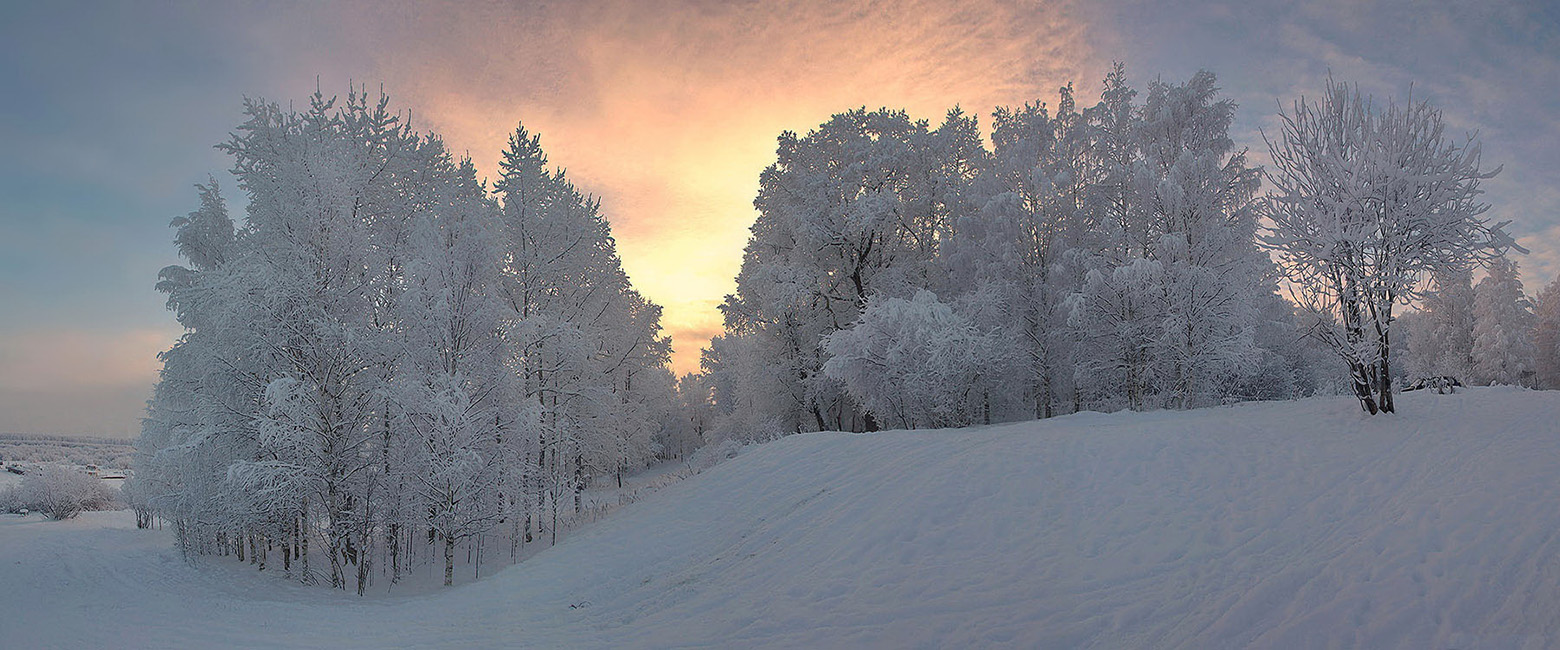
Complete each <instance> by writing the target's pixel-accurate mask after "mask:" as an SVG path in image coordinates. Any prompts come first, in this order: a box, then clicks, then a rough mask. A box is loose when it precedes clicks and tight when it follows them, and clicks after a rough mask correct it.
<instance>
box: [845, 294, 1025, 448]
mask: <svg viewBox="0 0 1560 650" xmlns="http://www.w3.org/2000/svg"><path fill="white" fill-rule="evenodd" d="M823 345H824V348H825V349H826V350H827V352H828V354H829V360H828V361H827V362H825V363H824V364H823V372H824V374H825V375H827V376H828V377H830V378H832V379H834V380H835V381H838V382H840V384H841V385H843V386H845V390H846V391H847V392H848V393H849V394H850V395H851V397H852V398H853V399H855V400H856V401H857V402H858V403H860V404H861V405H862V406H863V407H864V408H865V409H867V411H868V412H870V413H872V414H873V415H874V416H875V417H876V418H877V420H878V421H879V422H882V423H884V424H885V425H888V426H893V427H896V428H908V429H915V428H921V427H933V428H936V427H950V426H967V425H971V424H980V423H985V424H990V423H991V406H990V404H991V395H992V393H993V392H994V391H995V390H1000V389H1001V384H1000V382H999V381H996V380H997V379H998V378H1000V377H1002V376H1003V375H1004V374H1005V366H1007V365H1008V364H1010V363H1011V361H1012V358H1013V355H1012V352H1011V351H1010V350H1009V349H1007V340H1006V339H1005V338H1004V337H1003V336H1001V335H1000V334H999V333H998V332H993V331H982V330H980V329H979V328H977V327H976V326H975V325H974V324H972V323H971V322H970V320H969V319H968V318H965V317H964V316H963V315H961V314H959V313H958V311H956V310H955V309H954V307H953V306H951V305H948V304H947V303H944V302H942V301H940V300H938V299H937V296H936V295H934V294H933V293H932V292H930V291H926V290H921V291H918V292H916V294H915V296H914V297H912V298H911V299H909V300H905V299H903V298H889V297H882V296H880V297H876V298H873V299H871V300H869V301H868V302H867V306H866V309H864V310H862V312H861V317H860V318H859V319H858V320H857V321H856V323H855V325H854V326H852V327H851V328H849V329H844V330H840V331H837V332H835V333H833V334H830V335H829V336H827V337H825V338H824V340H823Z"/></svg>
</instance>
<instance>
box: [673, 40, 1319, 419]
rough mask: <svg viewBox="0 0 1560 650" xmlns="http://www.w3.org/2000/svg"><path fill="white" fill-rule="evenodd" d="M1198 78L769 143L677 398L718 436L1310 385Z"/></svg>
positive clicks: (1214, 100) (1226, 107) (889, 117)
mask: <svg viewBox="0 0 1560 650" xmlns="http://www.w3.org/2000/svg"><path fill="white" fill-rule="evenodd" d="M1234 109H1235V106H1234V104H1232V103H1231V102H1230V101H1228V100H1226V99H1221V98H1220V97H1219V96H1218V88H1217V86H1216V82H1215V78H1214V75H1213V74H1211V73H1208V72H1199V73H1198V74H1196V75H1195V76H1193V77H1192V78H1191V79H1190V80H1188V81H1187V82H1185V83H1181V84H1170V83H1165V82H1160V81H1155V82H1153V83H1151V84H1149V86H1148V90H1147V94H1146V96H1145V97H1144V98H1143V99H1142V100H1141V101H1139V94H1138V91H1136V90H1134V89H1133V88H1131V87H1130V86H1129V85H1128V84H1127V81H1126V77H1125V73H1124V71H1123V69H1122V68H1121V66H1119V65H1118V66H1116V68H1115V69H1114V70H1113V71H1112V72H1111V73H1110V74H1109V75H1108V76H1107V77H1106V78H1105V80H1104V84H1103V91H1102V92H1101V94H1100V98H1099V101H1098V102H1097V103H1096V104H1094V105H1093V106H1088V107H1081V108H1080V107H1079V106H1078V104H1077V100H1076V99H1075V97H1074V94H1073V91H1072V88H1071V86H1069V87H1066V88H1063V89H1061V96H1060V101H1059V102H1058V103H1057V104H1056V105H1055V106H1054V107H1051V106H1047V105H1045V104H1042V103H1032V104H1027V105H1025V106H1022V107H1019V108H1014V109H1009V108H1000V109H998V110H997V111H996V113H995V116H994V125H993V128H992V131H991V142H992V145H993V146H992V147H991V149H989V150H988V149H987V148H986V146H985V144H984V143H983V141H982V138H981V133H980V131H979V128H978V126H977V124H976V120H975V119H973V118H971V117H969V116H967V115H965V114H964V113H963V112H961V111H959V110H957V109H955V110H953V111H951V112H949V113H948V115H947V117H946V119H945V120H944V121H943V122H942V123H941V124H940V125H938V126H936V127H935V128H934V127H932V126H931V125H930V124H929V123H927V122H925V121H917V120H912V119H911V118H910V117H909V116H908V115H906V114H905V113H904V112H901V111H892V110H878V111H870V112H869V111H866V110H855V111H850V112H846V113H842V114H839V115H835V116H834V117H833V118H832V119H830V120H829V121H828V122H825V123H824V124H822V125H821V126H819V127H818V128H817V129H815V130H813V131H812V132H810V133H808V134H807V135H806V136H799V135H797V134H795V133H790V132H787V133H784V134H782V135H781V136H780V139H779V148H778V159H777V160H776V162H775V163H774V164H773V165H771V166H770V167H769V168H768V169H766V170H765V171H764V172H763V175H762V176H761V178H760V190H759V195H758V198H757V200H756V201H755V205H756V207H757V209H758V211H759V216H758V219H757V221H756V222H755V223H754V225H753V228H752V237H751V239H750V241H749V243H748V245H747V248H746V251H745V253H744V258H743V264H742V268H741V271H740V273H739V275H738V276H737V291H736V293H734V294H732V295H730V296H728V297H727V299H726V301H725V303H724V304H723V305H722V307H721V309H722V312H723V314H724V317H725V332H724V334H723V335H722V336H720V337H717V338H716V339H715V340H714V341H712V342H711V346H710V347H709V348H708V349H707V350H705V352H704V356H703V359H702V362H703V369H704V373H703V374H702V375H700V376H697V377H688V378H685V379H684V384H685V386H687V387H691V388H692V389H694V390H698V391H707V393H706V394H708V395H710V396H711V397H710V399H711V402H712V404H711V406H710V408H709V410H708V412H706V413H702V414H698V415H697V416H696V419H698V420H699V421H700V423H701V426H704V427H708V428H711V429H714V430H717V431H718V432H720V435H722V436H727V437H729V436H740V437H744V438H763V437H768V436H774V435H782V434H785V433H790V432H797V431H807V430H820V429H841V430H858V431H859V430H871V429H875V428H877V427H880V426H881V427H929V426H959V425H967V424H972V423H981V422H993V421H1001V420H1015V419H1026V418H1038V417H1048V416H1051V415H1054V414H1059V413H1067V412H1072V411H1076V410H1079V409H1103V410H1111V409H1116V408H1123V407H1125V408H1134V409H1145V408H1156V407H1166V406H1168V407H1177V408H1187V407H1193V406H1198V405H1205V404H1210V403H1218V402H1220V401H1223V400H1229V399H1263V398H1285V397H1292V396H1297V395H1304V394H1308V393H1311V392H1313V391H1316V390H1318V388H1319V387H1320V386H1321V385H1323V384H1325V380H1323V379H1322V377H1323V376H1325V375H1324V373H1318V372H1317V370H1316V364H1315V363H1314V361H1315V358H1316V356H1317V354H1316V349H1314V348H1312V347H1310V346H1307V345H1305V344H1303V343H1302V342H1301V336H1300V334H1301V332H1300V330H1299V328H1298V323H1299V321H1298V320H1297V316H1296V314H1295V312H1294V309H1293V307H1292V305H1291V304H1290V303H1289V302H1288V301H1286V300H1284V299H1283V298H1282V297H1281V296H1280V295H1278V293H1277V277H1278V275H1277V270H1276V269H1275V268H1274V266H1273V264H1272V262H1271V261H1270V260H1269V257H1268V256H1267V254H1266V252H1265V251H1263V250H1262V249H1261V248H1259V246H1258V242H1257V217H1258V197H1257V192H1258V189H1259V186H1260V172H1259V171H1258V170H1257V169H1255V168H1253V167H1252V166H1250V165H1248V164H1247V161H1246V156H1245V152H1244V151H1241V150H1238V149H1236V148H1235V145H1234V143H1233V142H1232V141H1231V139H1230V137H1229V127H1230V123H1231V120H1232V119H1233V116H1234Z"/></svg>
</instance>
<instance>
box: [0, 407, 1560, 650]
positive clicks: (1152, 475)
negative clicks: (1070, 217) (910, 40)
mask: <svg viewBox="0 0 1560 650" xmlns="http://www.w3.org/2000/svg"><path fill="white" fill-rule="evenodd" d="M1399 407H1400V408H1401V410H1402V411H1403V412H1402V413H1400V414H1398V415H1394V416H1386V417H1377V418H1365V417H1363V416H1361V415H1360V414H1359V413H1358V407H1357V406H1355V404H1354V403H1353V402H1352V401H1351V400H1348V399H1343V398H1334V399H1320V400H1307V401H1302V402H1293V403H1277V404H1248V405H1240V406H1235V407H1230V408H1217V409H1207V410H1201V411H1193V412H1182V413H1176V412H1159V413H1146V414H1135V413H1122V414H1113V415H1099V414H1081V415H1076V416H1069V417H1064V418H1057V419H1054V420H1050V421H1045V422H1037V423H1034V422H1032V423H1023V424H1015V425H1007V426H998V427H987V428H979V429H970V430H961V431H919V432H887V433H880V434H871V435H849V434H838V433H827V434H813V435H801V436H792V437H789V438H785V439H782V440H780V441H777V442H774V443H770V444H767V445H764V446H761V447H758V448H754V449H751V450H750V451H748V453H746V454H744V455H742V456H740V457H738V458H736V459H733V460H731V461H728V462H726V463H724V464H722V465H719V466H717V467H715V468H713V469H711V470H709V471H707V472H705V473H703V474H701V475H698V476H696V477H693V478H691V479H688V480H686V481H683V482H681V483H678V484H675V485H672V486H669V487H667V488H664V489H662V490H661V491H659V492H657V493H655V494H652V495H650V496H648V497H646V498H645V499H644V500H642V501H640V502H639V503H636V504H633V505H630V506H627V507H625V508H624V509H622V510H621V511H619V512H618V513H617V514H614V515H613V516H611V517H609V518H608V519H606V520H603V521H601V522H599V523H597V524H595V525H593V526H590V527H587V528H585V529H582V530H580V531H578V532H576V533H573V534H572V535H571V536H570V537H569V538H568V539H567V540H565V541H563V542H562V543H560V544H559V545H558V546H557V547H556V548H553V549H549V550H547V551H544V552H542V553H540V554H538V555H536V556H535V557H533V558H531V559H530V560H528V561H526V562H524V563H522V564H521V565H518V566H515V567H513V568H510V569H507V570H505V571H502V572H500V573H498V574H495V575H493V576H491V577H489V578H485V579H483V580H481V581H479V582H476V583H473V584H469V585H466V586H462V587H457V588H455V589H453V590H449V591H445V592H440V593H433V594H426V595H419V596H385V597H370V598H364V599H359V598H357V597H354V596H349V595H345V594H342V593H339V592H331V591H329V590H327V589H322V588H307V587H301V586H296V585H292V584H289V583H285V582H281V581H279V580H276V579H273V578H272V577H270V576H266V575H256V574H253V573H251V572H248V571H240V570H238V569H236V568H234V567H232V566H230V565H228V566H216V567H207V568H204V569H200V568H194V567H191V566H189V565H186V564H184V563H183V562H182V561H180V560H179V559H178V558H177V556H176V554H175V553H174V552H173V551H172V550H171V549H170V546H169V542H168V539H167V535H166V533H161V532H151V533H149V532H146V531H136V530H134V529H133V527H132V526H131V525H130V524H131V520H130V517H129V516H128V514H126V513H88V514H87V515H83V517H82V519H80V520H77V521H71V522H64V523H56V522H45V521H40V520H37V519H36V518H28V519H25V520H23V519H18V518H16V517H3V518H0V646H4V647H18V648H50V647H61V648H76V647H89V646H99V645H112V646H115V647H216V646H225V647H317V646H328V645H329V646H341V647H494V646H505V647H511V646H534V647H569V648H593V647H657V648H658V647H795V648H828V647H842V648H850V647H894V648H921V647H927V648H932V647H1023V648H1070V647H1085V648H1239V647H1263V648H1312V647H1317V648H1325V647H1370V648H1543V647H1556V646H1560V507H1557V504H1560V393H1535V392H1528V391H1520V390H1514V389H1475V390H1469V391H1466V392H1463V393H1459V394H1456V395H1446V396H1438V395H1428V394H1408V395H1404V396H1403V397H1402V398H1401V400H1400V402H1399Z"/></svg>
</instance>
